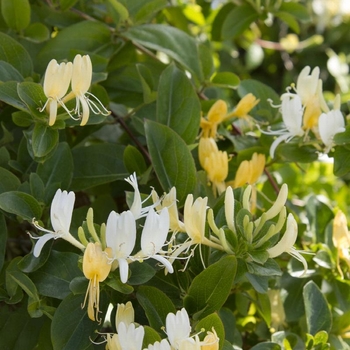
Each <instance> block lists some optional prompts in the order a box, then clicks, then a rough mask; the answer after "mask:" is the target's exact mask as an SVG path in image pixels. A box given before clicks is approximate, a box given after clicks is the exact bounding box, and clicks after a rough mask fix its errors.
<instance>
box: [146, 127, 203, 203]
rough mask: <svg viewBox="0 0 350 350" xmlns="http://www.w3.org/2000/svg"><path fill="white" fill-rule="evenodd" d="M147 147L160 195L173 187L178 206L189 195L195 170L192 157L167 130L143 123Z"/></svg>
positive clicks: (183, 145) (173, 134) (168, 129)
mask: <svg viewBox="0 0 350 350" xmlns="http://www.w3.org/2000/svg"><path fill="white" fill-rule="evenodd" d="M145 131H146V139H147V145H148V149H149V152H150V156H151V158H152V162H153V166H154V170H155V172H156V174H157V177H158V179H159V181H160V183H161V185H162V187H163V190H164V191H166V192H167V191H169V190H170V189H171V188H172V187H173V186H176V187H177V198H178V200H179V201H180V202H182V201H183V200H184V198H185V196H186V195H187V194H188V193H190V192H191V191H193V188H194V186H195V181H196V169H195V165H194V161H193V158H192V155H191V153H190V151H189V149H188V147H187V145H186V144H185V142H184V141H183V140H182V139H181V137H180V136H179V135H178V134H177V133H176V132H174V131H173V130H171V129H170V128H169V127H167V126H165V125H162V124H159V123H156V122H152V121H146V123H145Z"/></svg>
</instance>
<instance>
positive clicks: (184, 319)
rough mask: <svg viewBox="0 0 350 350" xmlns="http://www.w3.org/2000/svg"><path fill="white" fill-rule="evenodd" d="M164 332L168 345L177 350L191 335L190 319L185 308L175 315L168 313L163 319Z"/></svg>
mask: <svg viewBox="0 0 350 350" xmlns="http://www.w3.org/2000/svg"><path fill="white" fill-rule="evenodd" d="M165 332H166V334H167V335H168V339H169V342H170V345H171V346H172V347H173V348H174V349H179V347H180V345H181V343H182V342H183V341H184V340H185V339H188V338H189V336H190V333H191V325H190V319H189V317H188V314H187V311H186V309H185V308H182V309H181V310H179V311H177V312H176V314H173V313H169V314H168V315H167V317H166V319H165Z"/></svg>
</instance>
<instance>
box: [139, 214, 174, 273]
mask: <svg viewBox="0 0 350 350" xmlns="http://www.w3.org/2000/svg"><path fill="white" fill-rule="evenodd" d="M168 232H169V212H168V208H163V209H162V211H161V212H160V214H157V213H156V212H155V211H154V210H153V209H151V210H150V211H149V213H148V215H147V217H146V221H145V225H144V227H143V230H142V236H141V250H142V253H143V254H144V255H145V256H146V257H147V258H152V259H156V260H158V261H159V262H161V263H162V264H163V265H164V266H165V268H166V269H167V270H168V271H169V272H170V273H173V272H174V269H173V267H172V265H171V263H170V262H169V261H168V260H167V259H166V258H165V257H164V256H162V255H159V254H157V253H158V252H159V251H160V250H161V249H162V247H163V245H164V242H165V240H166V238H167V235H168Z"/></svg>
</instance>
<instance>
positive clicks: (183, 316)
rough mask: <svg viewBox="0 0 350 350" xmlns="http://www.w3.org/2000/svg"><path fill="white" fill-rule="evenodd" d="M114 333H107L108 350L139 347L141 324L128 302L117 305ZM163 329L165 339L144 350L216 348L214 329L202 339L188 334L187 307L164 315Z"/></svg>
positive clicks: (141, 337)
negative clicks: (115, 330) (138, 323)
mask: <svg viewBox="0 0 350 350" xmlns="http://www.w3.org/2000/svg"><path fill="white" fill-rule="evenodd" d="M115 324H116V329H117V333H116V334H107V339H106V340H107V346H106V349H107V350H120V349H123V350H142V342H143V338H144V334H145V331H144V328H143V326H140V325H137V324H136V323H135V320H134V309H133V307H132V304H131V302H130V301H129V302H127V303H126V304H125V305H124V304H118V307H117V313H116V319H115ZM165 324H166V326H165V329H164V332H165V333H166V335H167V339H163V340H162V341H160V342H159V341H157V342H155V343H154V344H150V345H148V347H147V348H146V349H144V350H192V349H193V350H205V349H212V350H218V349H219V338H218V336H217V334H216V332H215V329H214V328H213V329H212V331H208V332H207V335H206V336H205V338H204V340H203V341H201V340H200V339H199V336H198V334H195V335H191V325H190V319H189V316H188V314H187V311H186V309H184V308H183V309H181V310H180V311H177V313H176V314H174V313H169V314H168V315H167V317H166V321H165Z"/></svg>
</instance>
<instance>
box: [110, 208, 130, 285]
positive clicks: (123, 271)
mask: <svg viewBox="0 0 350 350" xmlns="http://www.w3.org/2000/svg"><path fill="white" fill-rule="evenodd" d="M135 241H136V223H135V217H134V215H133V214H132V212H131V211H130V210H128V211H124V212H123V213H121V214H118V213H116V212H115V211H112V212H111V213H110V214H109V216H108V219H107V224H106V244H107V247H110V248H111V249H112V259H113V260H117V261H118V265H119V273H120V280H121V281H122V282H123V283H126V282H127V280H128V273H129V264H128V261H127V259H128V258H129V257H130V254H131V252H132V251H133V249H134V247H135Z"/></svg>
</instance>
